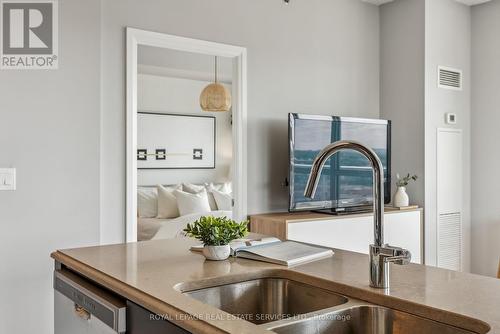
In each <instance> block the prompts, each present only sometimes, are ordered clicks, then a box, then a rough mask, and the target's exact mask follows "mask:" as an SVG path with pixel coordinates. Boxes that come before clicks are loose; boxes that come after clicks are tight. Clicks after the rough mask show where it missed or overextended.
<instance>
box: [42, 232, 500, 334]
mask: <svg viewBox="0 0 500 334" xmlns="http://www.w3.org/2000/svg"><path fill="white" fill-rule="evenodd" d="M195 243H197V242H196V241H194V240H191V239H184V238H179V239H170V240H155V241H145V242H139V243H129V244H119V245H110V246H99V247H88V248H79V249H67V250H59V251H57V252H54V253H53V254H52V257H53V258H54V259H55V260H57V261H59V262H61V263H63V264H64V265H66V266H67V267H69V268H71V269H73V270H75V271H77V272H79V273H81V274H82V275H84V276H86V277H88V278H89V279H91V280H93V281H95V282H97V283H99V284H101V285H103V286H105V287H107V288H108V289H110V290H113V291H115V292H116V293H117V294H119V295H122V296H124V297H125V298H127V299H129V300H131V301H133V302H135V303H137V304H140V305H142V306H143V307H145V308H147V309H149V310H151V311H152V312H155V313H157V314H160V315H165V316H166V317H168V319H169V320H170V321H172V322H174V323H176V324H178V325H179V326H181V327H183V328H185V329H187V330H189V331H192V332H194V333H269V331H265V330H263V329H261V328H259V327H257V326H256V325H253V324H252V323H249V322H246V321H243V320H240V319H236V318H232V319H230V320H228V315H227V313H224V312H223V311H220V310H218V309H216V308H214V307H211V306H208V305H205V304H202V303H201V302H198V301H196V300H193V299H191V298H190V297H188V296H185V295H183V294H182V293H181V292H180V291H181V290H188V289H193V288H196V287H204V286H211V285H216V284H221V283H227V282H237V281H241V280H246V279H253V278H259V277H285V278H289V279H295V280H298V281H301V282H304V283H309V284H312V285H316V286H319V287H322V288H325V289H329V290H332V291H335V292H338V293H341V294H344V295H347V296H350V297H353V298H358V299H362V300H365V301H368V302H371V303H374V304H379V305H383V306H387V307H391V308H394V309H398V310H401V311H405V312H409V313H412V314H415V315H419V316H423V317H426V318H430V319H433V320H436V321H441V322H445V323H448V324H452V325H455V326H458V327H461V328H464V329H468V330H472V331H475V332H478V333H485V332H486V331H487V330H488V326H490V327H491V331H490V333H500V311H499V306H500V280H497V279H494V278H488V277H483V276H478V275H472V274H466V273H459V272H454V271H449V270H444V269H438V268H433V267H427V266H421V265H416V264H410V265H407V266H397V265H391V288H390V289H389V290H379V289H373V288H370V287H369V285H368V256H367V255H363V254H358V253H353V252H347V251H341V250H336V251H335V255H334V256H333V257H331V258H328V259H323V260H320V261H316V262H313V263H309V264H305V265H301V266H297V267H294V268H286V267H283V266H278V265H273V264H267V263H263V262H256V261H251V260H245V259H234V258H231V259H230V260H227V261H221V262H214V261H206V260H205V258H204V257H203V256H202V255H201V254H199V253H196V252H191V251H190V250H189V248H190V246H191V245H193V244H195ZM367 247H368V245H367ZM187 315H190V316H191V317H190V316H187ZM195 317H197V318H199V319H201V320H196V319H195ZM476 319H477V320H480V321H477V320H476Z"/></svg>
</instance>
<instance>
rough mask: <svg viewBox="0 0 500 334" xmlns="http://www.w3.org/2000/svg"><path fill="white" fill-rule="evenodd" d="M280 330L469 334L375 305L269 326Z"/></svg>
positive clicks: (290, 333) (282, 333) (289, 333)
mask: <svg viewBox="0 0 500 334" xmlns="http://www.w3.org/2000/svg"><path fill="white" fill-rule="evenodd" d="M270 329H272V330H273V331H274V332H276V333H278V334H358V333H359V334H396V333H397V334H413V333H426V334H433V333H437V334H466V333H467V334H470V333H473V332H470V331H466V330H463V329H460V328H457V327H453V326H450V325H446V324H443V323H440V322H436V321H432V320H429V319H425V318H421V317H417V316H414V315H411V314H408V313H404V312H400V311H396V310H392V309H388V308H385V307H380V306H374V305H358V306H351V307H348V308H345V309H341V310H338V311H335V312H331V313H325V314H321V315H315V316H314V317H312V318H309V319H304V320H299V321H297V322H291V323H289V324H285V325H283V326H281V327H276V328H270Z"/></svg>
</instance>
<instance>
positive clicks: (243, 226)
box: [184, 216, 248, 261]
mask: <svg viewBox="0 0 500 334" xmlns="http://www.w3.org/2000/svg"><path fill="white" fill-rule="evenodd" d="M247 225H248V222H247V221H244V222H241V223H237V222H235V221H234V220H231V219H229V218H227V217H212V216H203V217H200V219H198V220H197V221H195V222H194V223H192V224H188V225H187V227H186V228H185V229H184V232H186V234H187V235H188V236H190V237H193V238H196V239H198V240H200V241H202V242H203V245H204V247H203V255H205V257H206V258H207V259H208V260H218V261H220V260H225V259H227V258H228V257H229V255H230V253H231V248H230V247H229V243H230V242H231V241H233V240H235V239H239V238H243V237H244V236H246V235H247V234H248V228H247Z"/></svg>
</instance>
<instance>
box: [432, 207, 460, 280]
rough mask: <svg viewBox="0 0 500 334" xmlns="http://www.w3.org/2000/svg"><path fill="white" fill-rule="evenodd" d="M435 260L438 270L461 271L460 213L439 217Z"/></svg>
mask: <svg viewBox="0 0 500 334" xmlns="http://www.w3.org/2000/svg"><path fill="white" fill-rule="evenodd" d="M437 260H438V263H437V264H438V267H440V268H445V269H450V270H461V269H462V268H461V267H462V266H461V263H462V215H461V213H460V212H456V213H449V214H440V215H439V222H438V259H437Z"/></svg>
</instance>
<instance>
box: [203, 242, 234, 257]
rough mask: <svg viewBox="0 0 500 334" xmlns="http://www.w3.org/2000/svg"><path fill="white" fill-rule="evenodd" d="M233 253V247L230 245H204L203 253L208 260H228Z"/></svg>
mask: <svg viewBox="0 0 500 334" xmlns="http://www.w3.org/2000/svg"><path fill="white" fill-rule="evenodd" d="M230 254H231V248H230V247H229V245H224V246H204V247H203V255H205V257H206V258H207V259H208V260H214V261H221V260H226V259H227V258H228V257H229V255H230Z"/></svg>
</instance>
